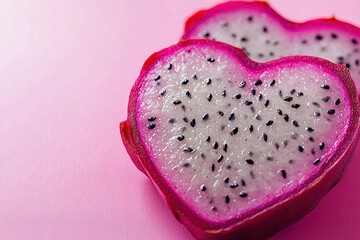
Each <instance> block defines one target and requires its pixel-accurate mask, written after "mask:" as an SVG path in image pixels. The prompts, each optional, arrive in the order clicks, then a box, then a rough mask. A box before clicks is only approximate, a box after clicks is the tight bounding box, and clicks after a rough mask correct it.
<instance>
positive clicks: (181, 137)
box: [177, 135, 185, 141]
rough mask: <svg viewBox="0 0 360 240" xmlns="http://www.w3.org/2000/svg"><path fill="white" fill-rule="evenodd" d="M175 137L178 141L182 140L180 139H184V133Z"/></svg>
mask: <svg viewBox="0 0 360 240" xmlns="http://www.w3.org/2000/svg"><path fill="white" fill-rule="evenodd" d="M177 139H178V140H179V141H182V140H184V139H185V136H184V135H180V136H178V137H177Z"/></svg>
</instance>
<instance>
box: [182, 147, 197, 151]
mask: <svg viewBox="0 0 360 240" xmlns="http://www.w3.org/2000/svg"><path fill="white" fill-rule="evenodd" d="M183 151H184V152H194V151H195V150H194V149H192V148H190V147H184V149H183Z"/></svg>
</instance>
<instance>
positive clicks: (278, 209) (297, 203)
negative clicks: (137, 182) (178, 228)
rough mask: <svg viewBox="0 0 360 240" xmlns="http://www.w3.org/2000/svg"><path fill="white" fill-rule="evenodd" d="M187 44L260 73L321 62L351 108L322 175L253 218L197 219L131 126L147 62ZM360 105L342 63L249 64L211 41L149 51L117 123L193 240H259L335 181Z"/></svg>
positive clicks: (297, 214) (348, 153) (128, 147)
mask: <svg viewBox="0 0 360 240" xmlns="http://www.w3.org/2000/svg"><path fill="white" fill-rule="evenodd" d="M191 44H198V45H202V44H207V45H208V44H215V45H216V46H217V47H219V48H221V50H226V51H227V52H229V54H234V55H236V56H237V57H238V59H239V61H241V62H242V63H243V64H244V65H246V66H247V67H249V68H250V69H253V70H254V71H259V70H260V71H261V70H262V69H264V68H267V67H271V66H276V65H277V64H278V63H284V62H285V63H289V64H291V63H292V62H298V61H302V60H305V61H307V62H312V63H316V64H321V65H322V66H324V67H325V68H327V69H329V71H331V72H332V73H334V74H336V75H337V76H338V77H339V78H340V79H342V80H343V82H344V84H345V86H346V87H347V89H348V92H349V101H350V103H351V105H352V112H351V115H352V116H351V119H350V123H349V131H348V132H347V134H346V136H345V138H344V140H343V143H342V145H341V148H340V149H338V151H336V152H335V153H334V155H333V157H332V158H331V159H329V163H330V165H328V167H327V168H326V169H324V170H323V172H322V173H321V175H320V176H319V177H318V178H317V179H316V180H315V181H313V182H312V183H310V184H309V185H308V186H306V187H304V189H303V190H302V191H300V192H298V193H295V194H293V195H292V196H289V197H288V198H286V199H285V200H283V201H281V202H278V203H274V205H273V206H272V207H270V208H267V209H265V210H263V211H261V212H259V213H258V214H256V215H253V216H251V217H249V218H246V219H231V220H230V221H226V222H211V221H209V220H207V219H203V218H201V217H199V216H198V215H196V213H195V212H194V211H193V210H192V209H191V207H189V206H187V205H186V203H185V202H183V201H182V200H180V198H179V197H178V196H177V195H176V193H175V192H173V190H172V188H170V187H169V186H167V185H166V183H165V181H163V179H162V177H161V174H160V172H159V171H158V169H156V168H155V166H154V165H153V163H152V159H151V158H150V157H149V155H148V154H147V150H146V149H145V148H144V147H143V144H142V142H141V139H140V138H139V135H138V132H137V127H136V118H135V115H136V103H137V98H138V96H137V93H138V90H139V88H140V86H141V81H142V80H143V78H142V75H143V74H144V73H145V72H147V70H148V69H149V68H150V66H151V65H152V63H153V62H154V61H156V60H157V59H158V58H159V57H161V56H162V55H167V54H169V52H170V54H171V51H173V50H172V49H175V48H177V47H182V46H186V45H191ZM359 109H360V105H359V101H358V97H357V93H356V88H355V84H354V82H353V80H352V79H351V77H350V75H349V71H348V70H347V68H346V67H345V66H343V65H338V64H333V63H331V62H328V61H326V60H323V59H320V58H315V57H285V58H282V59H279V60H275V61H271V62H268V63H256V62H253V61H251V60H250V59H249V58H248V57H247V56H246V54H245V53H244V52H243V51H241V50H238V49H236V48H233V47H231V46H229V45H227V44H223V43H215V42H212V41H209V40H188V41H182V42H180V43H179V44H177V45H175V46H173V47H170V48H168V49H164V50H162V51H160V52H157V53H154V54H153V55H152V56H150V57H149V58H148V60H147V61H146V62H145V64H144V66H143V68H142V70H141V73H140V76H139V78H138V80H137V81H136V82H135V84H134V86H133V88H132V90H131V93H130V97H129V105H128V119H127V120H126V121H124V122H121V123H120V133H121V137H122V140H123V142H124V145H125V147H126V150H127V152H128V153H129V155H130V157H131V159H132V161H133V162H134V164H135V165H136V166H137V167H138V169H139V170H140V171H142V172H144V173H145V174H146V175H147V176H148V177H149V178H150V179H151V181H152V182H153V183H154V185H155V186H156V188H157V190H158V192H159V193H160V195H161V196H162V197H163V199H164V200H165V202H166V203H167V205H168V206H169V208H170V209H171V211H172V213H173V214H174V216H175V217H176V218H177V219H178V220H179V221H180V222H182V223H183V224H184V225H185V226H186V227H187V228H188V230H189V231H190V232H191V233H192V234H193V235H194V236H195V237H196V238H197V239H209V240H212V239H229V240H231V239H264V238H267V237H269V236H271V235H273V234H275V233H276V232H278V231H279V230H281V229H282V228H284V227H286V226H288V225H290V224H292V223H294V222H296V221H297V220H299V219H300V218H301V217H303V216H304V215H306V214H307V213H308V212H309V211H311V210H312V209H313V208H314V207H315V206H316V205H317V203H318V202H319V201H320V199H321V198H322V197H323V196H324V195H325V194H326V193H327V192H328V191H329V190H330V189H331V188H332V187H333V186H335V185H336V183H337V182H338V181H339V180H340V178H341V175H342V173H343V170H344V169H345V167H346V165H347V163H348V160H349V159H350V157H351V155H352V152H353V150H354V148H355V146H356V143H357V139H358V137H359V117H360V112H359Z"/></svg>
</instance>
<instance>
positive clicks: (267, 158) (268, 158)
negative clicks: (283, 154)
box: [266, 157, 274, 161]
mask: <svg viewBox="0 0 360 240" xmlns="http://www.w3.org/2000/svg"><path fill="white" fill-rule="evenodd" d="M266 160H268V161H273V160H274V157H266Z"/></svg>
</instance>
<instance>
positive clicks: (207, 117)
mask: <svg viewBox="0 0 360 240" xmlns="http://www.w3.org/2000/svg"><path fill="white" fill-rule="evenodd" d="M202 119H203V120H204V121H206V120H208V119H209V114H207V113H206V114H205V115H204V116H203V117H202Z"/></svg>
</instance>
